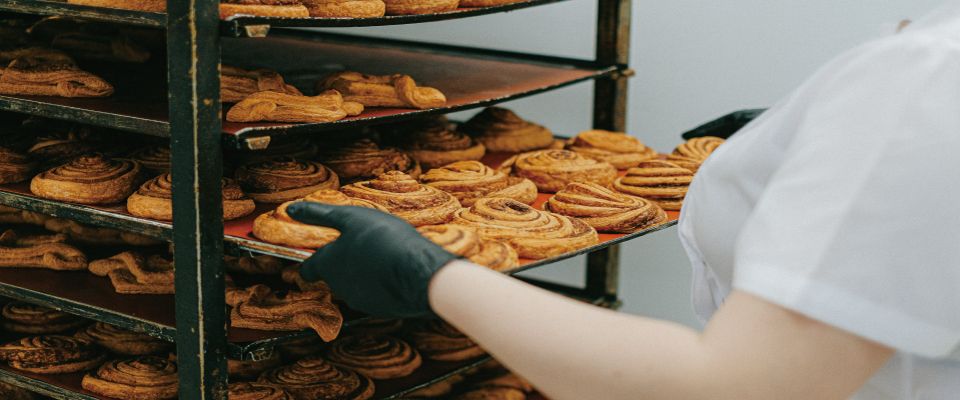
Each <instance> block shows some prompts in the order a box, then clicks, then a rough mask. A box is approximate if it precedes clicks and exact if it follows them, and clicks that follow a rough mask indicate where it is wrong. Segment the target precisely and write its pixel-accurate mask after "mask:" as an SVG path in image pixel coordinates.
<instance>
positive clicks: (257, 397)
mask: <svg viewBox="0 0 960 400" xmlns="http://www.w3.org/2000/svg"><path fill="white" fill-rule="evenodd" d="M227 398H228V399H230V400H295V399H294V398H293V395H291V394H290V393H287V391H286V389H284V388H282V387H280V386H277V385H270V384H266V383H255V382H235V383H231V384H230V386H228V387H227Z"/></svg>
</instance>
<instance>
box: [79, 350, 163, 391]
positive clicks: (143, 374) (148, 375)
mask: <svg viewBox="0 0 960 400" xmlns="http://www.w3.org/2000/svg"><path fill="white" fill-rule="evenodd" d="M81 386H82V387H83V388H84V389H86V390H89V391H91V392H94V393H97V394H99V395H103V396H107V397H112V398H117V399H138V400H141V399H142V400H163V399H175V398H177V388H178V381H177V364H176V363H175V362H173V361H170V360H168V359H166V358H164V357H156V356H142V357H136V358H131V359H126V360H111V361H107V362H106V363H105V364H103V365H101V366H100V368H99V369H97V371H96V373H89V374H86V375H84V377H83V381H82V382H81Z"/></svg>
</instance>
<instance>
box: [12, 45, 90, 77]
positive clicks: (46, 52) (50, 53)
mask: <svg viewBox="0 0 960 400" xmlns="http://www.w3.org/2000/svg"><path fill="white" fill-rule="evenodd" d="M18 58H32V59H36V60H38V61H40V62H42V63H45V64H69V65H76V61H74V60H73V58H71V57H70V56H69V55H67V53H64V52H62V51H60V50H54V49H50V48H46V47H13V48H7V47H3V48H0V73H2V72H3V70H4V69H6V68H7V65H10V63H11V62H13V60H16V59H18Z"/></svg>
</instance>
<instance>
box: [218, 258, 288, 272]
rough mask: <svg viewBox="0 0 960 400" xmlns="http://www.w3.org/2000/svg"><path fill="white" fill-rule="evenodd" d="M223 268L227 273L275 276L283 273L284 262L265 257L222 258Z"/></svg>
mask: <svg viewBox="0 0 960 400" xmlns="http://www.w3.org/2000/svg"><path fill="white" fill-rule="evenodd" d="M223 266H224V267H225V268H226V269H227V271H229V272H240V273H244V274H248V275H276V274H279V273H280V272H281V271H283V268H284V267H285V265H284V262H283V261H282V260H280V259H279V258H276V257H273V256H267V255H256V256H241V257H234V256H229V255H224V256H223Z"/></svg>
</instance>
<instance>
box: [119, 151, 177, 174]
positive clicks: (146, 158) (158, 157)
mask: <svg viewBox="0 0 960 400" xmlns="http://www.w3.org/2000/svg"><path fill="white" fill-rule="evenodd" d="M129 158H131V159H133V160H135V161H136V162H138V163H140V166H141V167H143V169H145V170H147V171H149V172H151V173H154V174H162V173H165V172H169V171H170V146H150V147H144V148H141V149H139V150H136V151H134V152H133V153H131V154H130V156H129Z"/></svg>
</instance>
